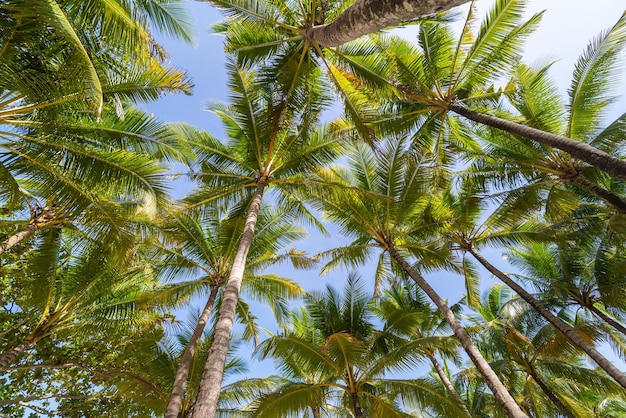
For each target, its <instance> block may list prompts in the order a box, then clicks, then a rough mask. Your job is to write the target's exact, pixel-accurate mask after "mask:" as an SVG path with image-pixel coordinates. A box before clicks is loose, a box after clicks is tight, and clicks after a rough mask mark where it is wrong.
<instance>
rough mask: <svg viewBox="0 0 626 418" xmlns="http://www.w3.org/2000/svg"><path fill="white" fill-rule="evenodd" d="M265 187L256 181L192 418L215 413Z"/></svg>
mask: <svg viewBox="0 0 626 418" xmlns="http://www.w3.org/2000/svg"><path fill="white" fill-rule="evenodd" d="M265 186H266V183H265V182H263V181H262V180H259V182H258V184H257V188H256V191H255V192H254V196H253V197H252V202H251V203H250V208H249V209H248V214H247V216H246V224H245V226H244V229H243V233H242V234H241V241H239V247H238V248H237V254H236V255H235V260H234V261H233V268H232V269H231V271H230V276H229V277H228V281H227V282H226V286H225V288H224V296H223V299H222V305H221V307H220V313H219V316H218V318H217V324H216V325H215V332H214V333H213V342H212V343H211V347H210V349H209V356H208V357H207V361H206V364H205V366H204V371H203V372H202V378H201V380H200V388H199V389H198V398H197V400H196V404H195V406H194V411H193V416H194V418H214V417H215V412H216V411H217V401H218V398H219V396H220V389H221V386H222V378H223V377H224V366H225V364H226V354H227V352H228V346H229V344H230V336H231V333H232V331H233V322H234V321H235V311H236V308H237V301H238V300H239V291H240V289H241V282H242V280H243V273H244V270H245V268H246V258H247V257H248V251H250V245H251V244H252V240H253V239H254V228H255V227H256V222H257V217H258V214H259V210H260V209H261V201H262V200H263V191H264V189H265Z"/></svg>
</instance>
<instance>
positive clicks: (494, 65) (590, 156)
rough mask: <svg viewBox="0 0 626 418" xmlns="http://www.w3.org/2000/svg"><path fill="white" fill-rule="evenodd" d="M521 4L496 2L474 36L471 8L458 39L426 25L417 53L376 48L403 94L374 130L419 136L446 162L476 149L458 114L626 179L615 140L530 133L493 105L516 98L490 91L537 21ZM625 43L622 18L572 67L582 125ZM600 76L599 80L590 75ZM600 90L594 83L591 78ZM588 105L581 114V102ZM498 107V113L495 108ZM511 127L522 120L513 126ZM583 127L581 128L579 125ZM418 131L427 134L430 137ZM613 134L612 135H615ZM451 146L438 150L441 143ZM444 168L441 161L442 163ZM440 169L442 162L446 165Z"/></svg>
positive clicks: (407, 47)
mask: <svg viewBox="0 0 626 418" xmlns="http://www.w3.org/2000/svg"><path fill="white" fill-rule="evenodd" d="M523 9H524V2H523V1H519V0H499V1H497V2H496V3H495V5H494V6H493V7H492V9H491V10H490V11H489V12H488V14H487V16H486V17H485V18H484V19H483V21H482V23H481V24H480V27H479V29H478V32H477V33H474V32H473V27H474V26H475V25H476V16H475V10H474V7H473V5H472V6H471V7H470V11H469V14H468V16H467V19H466V22H465V26H464V28H463V30H462V32H461V34H460V37H459V38H458V39H455V37H454V36H453V35H452V31H451V29H450V28H449V27H446V26H445V25H435V24H430V23H424V24H422V25H420V28H419V32H418V36H417V37H418V42H419V47H415V46H413V45H412V44H410V43H409V42H407V41H399V40H397V39H392V40H390V41H389V42H380V43H379V46H378V48H377V51H378V52H379V53H380V54H383V55H386V56H387V60H388V62H389V63H390V65H394V66H395V68H396V71H397V78H396V82H395V83H394V86H395V87H396V89H397V90H398V91H400V92H401V93H402V96H401V99H400V100H396V101H395V102H393V103H392V104H391V105H390V108H389V113H388V116H387V117H386V118H384V119H383V120H382V121H381V123H379V124H378V125H379V126H380V127H381V129H383V131H384V132H388V131H390V130H397V129H398V128H402V129H403V130H404V131H410V130H411V129H417V130H418V131H419V135H418V137H417V138H416V141H418V143H420V144H421V143H422V142H421V141H426V140H428V138H429V137H431V138H433V139H432V140H430V142H431V143H428V142H427V143H426V144H423V145H428V146H429V147H430V149H434V150H435V151H437V152H438V153H443V152H444V151H445V152H446V153H447V154H448V156H450V155H451V154H452V153H453V152H454V151H455V149H459V148H460V149H461V150H463V149H465V150H470V151H472V150H474V149H475V145H474V144H473V141H472V139H473V138H472V136H471V135H468V133H467V127H460V126H459V123H460V121H459V120H457V119H455V118H453V115H454V114H456V115H460V116H462V117H463V118H465V119H468V120H470V121H473V122H476V123H478V124H483V125H488V126H491V127H494V128H497V129H500V130H503V131H506V132H508V133H510V134H514V135H516V136H519V137H521V138H525V139H527V140H530V141H533V142H536V143H539V144H542V145H543V146H547V147H551V148H556V149H558V150H562V151H564V152H565V153H564V154H563V155H564V156H565V158H570V159H571V158H574V159H576V160H580V161H581V162H580V164H583V163H582V162H583V161H584V162H585V163H587V164H590V165H591V166H593V167H597V168H599V169H601V170H603V171H605V172H607V173H610V174H611V175H613V176H616V177H620V178H622V179H624V178H626V163H625V162H624V160H623V159H621V158H620V157H619V155H612V152H611V151H608V150H607V149H606V145H610V144H611V143H612V139H609V138H606V137H600V138H597V140H596V141H595V142H591V141H590V139H593V138H594V137H593V136H591V137H590V136H589V134H590V132H585V131H584V130H580V131H568V130H565V131H557V132H552V131H547V130H542V129H541V128H542V127H540V128H539V129H537V127H535V126H534V124H533V121H532V120H528V121H526V120H525V119H524V117H525V116H529V115H521V116H522V117H521V118H520V117H518V116H517V115H507V114H506V112H505V111H503V110H502V109H501V107H500V106H498V103H499V100H500V98H501V95H502V93H507V94H508V93H514V92H516V91H517V89H516V88H515V85H514V84H512V83H508V84H507V85H506V86H505V87H504V90H502V89H498V88H496V87H494V83H496V82H497V81H498V79H499V78H501V77H503V76H506V75H507V74H508V73H509V71H510V70H511V68H512V67H513V66H514V65H516V63H517V62H518V59H517V57H518V56H520V55H521V48H522V46H523V41H524V39H525V38H526V37H527V36H528V35H529V34H531V33H532V31H533V30H534V28H535V27H536V26H537V24H538V22H539V20H540V17H541V14H537V15H534V16H532V17H531V18H530V19H528V20H523ZM625 40H626V17H622V18H621V19H620V20H619V21H618V22H617V23H616V25H615V26H614V27H613V28H612V29H611V30H609V31H607V32H606V33H605V34H603V35H602V36H601V37H600V38H598V40H596V41H595V42H594V43H593V46H592V47H591V48H590V49H589V50H588V51H587V53H586V54H585V55H584V56H583V58H582V59H581V60H580V61H579V63H578V64H577V68H576V71H575V77H574V82H573V84H572V88H571V90H570V96H571V106H572V107H573V108H574V109H576V110H575V112H576V113H578V109H582V110H581V111H580V114H581V116H582V115H585V116H582V117H583V118H585V117H587V116H589V117H592V113H593V112H595V110H592V109H595V106H594V104H595V103H598V102H601V101H602V100H604V99H606V91H605V90H604V89H603V88H602V87H600V86H603V87H606V84H605V83H606V82H608V81H610V80H612V77H614V75H615V72H614V71H613V70H614V69H615V67H614V65H613V64H614V63H615V62H617V60H618V57H619V54H620V50H621V47H622V46H623V44H624V41H625ZM595 73H597V74H595ZM594 74H595V75H597V76H598V83H599V84H597V85H596V84H595V80H596V78H595V75H594ZM587 96H589V99H590V102H591V103H592V104H591V105H590V106H589V109H588V111H587V110H585V109H584V107H585V101H586V97H587ZM494 107H495V109H494ZM516 120H521V121H522V123H518V122H517V121H516ZM584 124H585V122H583V121H582V118H581V123H580V125H581V126H582V125H584ZM423 132H429V133H431V136H428V135H424V134H423ZM613 133H614V132H613ZM445 140H448V141H450V142H449V143H448V144H445V143H444V144H443V145H441V144H440V142H441V141H445ZM440 158H442V161H443V156H441V157H440ZM444 162H445V161H444Z"/></svg>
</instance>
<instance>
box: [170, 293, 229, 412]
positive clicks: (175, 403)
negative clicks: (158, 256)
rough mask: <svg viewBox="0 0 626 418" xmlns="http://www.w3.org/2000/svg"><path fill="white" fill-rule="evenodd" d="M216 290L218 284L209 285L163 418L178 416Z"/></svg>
mask: <svg viewBox="0 0 626 418" xmlns="http://www.w3.org/2000/svg"><path fill="white" fill-rule="evenodd" d="M218 291H219V286H217V285H213V286H212V287H211V293H210V294H209V298H208V300H207V302H206V305H204V309H203V310H202V313H201V314H200V318H198V323H197V324H196V328H195V329H194V330H193V334H192V335H191V338H190V339H189V342H188V343H187V347H185V352H184V353H183V357H182V359H181V360H180V365H179V366H178V370H177V371H176V377H175V378H174V387H173V388H172V394H171V395H170V399H169V401H168V403H167V409H166V411H165V418H178V413H179V411H180V406H181V405H182V403H183V395H184V393H185V383H186V382H187V376H188V375H189V368H190V367H191V362H192V361H193V356H194V354H195V353H196V348H198V343H199V342H200V338H201V337H202V333H203V332H204V328H205V327H206V323H207V321H208V320H209V316H210V315H211V311H212V310H213V303H214V302H215V298H216V296H217V292H218Z"/></svg>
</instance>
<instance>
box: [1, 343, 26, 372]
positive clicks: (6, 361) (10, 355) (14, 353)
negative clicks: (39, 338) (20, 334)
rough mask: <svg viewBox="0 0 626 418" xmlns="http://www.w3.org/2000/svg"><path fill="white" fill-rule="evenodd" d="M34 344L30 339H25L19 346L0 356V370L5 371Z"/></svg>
mask: <svg viewBox="0 0 626 418" xmlns="http://www.w3.org/2000/svg"><path fill="white" fill-rule="evenodd" d="M33 344H34V342H33V340H32V339H31V338H27V339H25V340H24V341H22V343H21V344H20V345H18V346H17V347H14V348H13V349H11V350H9V351H7V352H6V353H2V354H0V370H4V369H6V368H7V367H8V366H9V365H10V364H12V363H13V361H15V359H16V358H17V357H19V356H20V355H21V354H22V353H23V352H24V351H26V350H27V349H28V348H29V347H30V346H31V345H33Z"/></svg>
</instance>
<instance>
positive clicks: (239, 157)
mask: <svg viewBox="0 0 626 418" xmlns="http://www.w3.org/2000/svg"><path fill="white" fill-rule="evenodd" d="M230 73H231V81H230V87H231V92H232V93H231V99H232V104H231V105H229V106H226V105H221V104H216V105H215V106H214V107H213V112H214V113H216V114H217V115H218V116H219V117H220V118H221V119H222V121H223V122H224V125H225V128H226V133H227V134H228V141H227V143H225V144H222V143H220V142H219V141H217V140H216V139H215V138H213V137H211V136H210V135H208V134H204V133H199V132H195V131H193V130H191V129H190V128H188V127H181V129H183V130H185V131H186V136H187V137H188V138H190V139H189V144H190V146H191V147H193V148H194V149H195V150H196V152H197V155H198V162H199V164H198V166H199V172H198V173H197V174H196V176H195V177H196V178H197V180H198V181H199V183H200V186H199V187H198V188H197V189H196V190H194V191H192V193H191V194H190V195H189V196H188V197H187V198H185V199H184V200H183V201H182V205H184V207H185V208H186V209H187V210H190V211H194V210H198V211H202V210H203V208H207V207H210V206H211V205H214V204H218V205H221V204H226V205H228V206H231V207H234V208H235V209H234V210H235V211H240V213H243V212H245V213H246V215H245V219H246V221H245V224H244V227H243V231H242V233H241V238H240V241H239V246H238V248H237V252H236V254H235V257H234V260H233V262H232V268H231V271H230V275H229V278H228V280H227V282H226V285H225V287H224V293H223V298H222V305H221V308H220V314H219V316H218V319H217V324H216V329H215V336H214V339H213V342H212V345H211V350H210V353H209V357H208V359H207V363H206V368H205V373H204V374H203V377H202V382H201V384H200V390H199V393H198V402H197V403H196V409H195V413H196V414H198V415H199V416H213V414H214V413H215V408H216V407H217V399H218V396H219V392H220V385H221V381H222V371H223V367H224V360H225V356H226V352H227V349H228V342H229V339H230V335H231V332H232V326H233V319H234V317H235V310H236V307H237V301H238V299H239V292H240V289H241V283H242V279H243V274H244V271H245V263H246V258H247V255H248V252H249V250H250V247H251V245H252V241H253V239H254V231H255V228H256V223H257V218H258V214H259V210H260V207H261V202H262V199H263V196H264V194H265V191H266V188H267V189H268V190H272V191H274V192H275V194H276V199H277V203H278V204H279V205H280V206H283V207H285V208H289V209H290V210H291V211H293V213H296V214H297V216H299V217H301V218H302V219H305V220H307V221H308V222H311V223H312V224H314V225H320V226H321V224H320V223H319V222H318V221H317V220H316V219H315V217H314V216H313V215H312V213H311V212H310V211H309V209H307V208H306V207H305V206H304V204H303V203H302V200H301V199H300V198H299V197H298V196H297V195H296V194H294V192H295V191H296V190H298V189H302V188H303V187H304V186H306V185H307V181H306V180H307V175H308V173H311V172H312V171H314V170H316V169H318V168H319V167H322V166H324V165H327V164H329V163H330V162H331V161H332V160H333V159H334V158H336V156H337V154H338V152H339V150H340V146H341V141H340V140H339V139H338V138H337V137H336V136H335V135H333V132H332V131H331V130H330V129H325V128H320V129H318V130H313V129H314V126H313V125H314V123H315V122H316V121H317V117H318V115H319V110H320V107H321V106H320V104H319V103H320V102H323V100H324V98H325V96H324V93H323V91H322V90H321V89H319V88H318V87H317V86H311V85H303V86H300V87H299V88H297V89H295V91H293V92H292V93H291V94H289V95H285V94H283V91H282V90H281V89H280V88H278V89H275V88H274V87H275V85H272V84H267V83H266V82H265V81H264V80H259V79H257V77H255V75H254V74H252V73H246V72H244V71H243V70H241V69H238V68H235V67H234V66H233V65H231V66H230ZM302 104H305V109H303V108H302Z"/></svg>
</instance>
